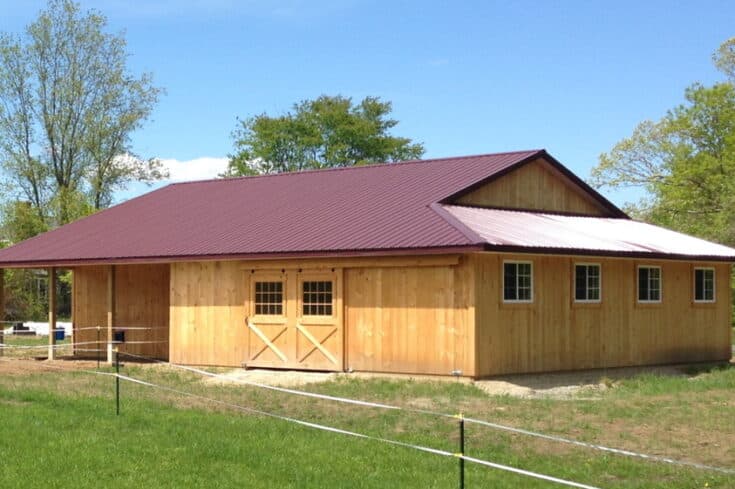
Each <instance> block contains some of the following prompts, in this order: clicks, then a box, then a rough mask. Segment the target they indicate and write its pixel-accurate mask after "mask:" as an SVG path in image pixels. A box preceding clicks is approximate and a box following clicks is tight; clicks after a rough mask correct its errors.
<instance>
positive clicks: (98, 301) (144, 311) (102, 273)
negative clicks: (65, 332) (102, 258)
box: [72, 264, 169, 359]
mask: <svg viewBox="0 0 735 489" xmlns="http://www.w3.org/2000/svg"><path fill="white" fill-rule="evenodd" d="M107 271H108V267H105V266H90V267H77V268H75V269H74V270H73V280H74V287H73V292H72V316H73V323H74V342H75V343H87V342H96V341H97V332H96V331H95V330H93V329H87V328H93V327H96V326H101V327H102V330H101V332H100V338H101V339H102V341H103V344H102V345H101V347H102V348H103V349H104V348H106V342H107ZM168 291H169V265H167V264H166V265H118V266H116V267H115V304H116V308H115V317H114V318H113V325H114V327H116V328H125V327H128V328H151V329H129V330H125V341H126V344H124V345H122V346H121V347H120V351H124V352H129V353H134V354H138V355H145V356H151V357H154V358H160V359H167V358H168V324H169V317H168V315H169V299H168V297H169V294H168ZM128 342H130V343H128ZM137 342H145V343H137ZM93 348H96V345H82V346H80V347H79V351H78V352H77V353H78V354H79V355H82V356H96V353H95V352H84V351H82V350H85V349H93ZM101 355H102V357H103V358H104V357H105V352H102V353H101Z"/></svg>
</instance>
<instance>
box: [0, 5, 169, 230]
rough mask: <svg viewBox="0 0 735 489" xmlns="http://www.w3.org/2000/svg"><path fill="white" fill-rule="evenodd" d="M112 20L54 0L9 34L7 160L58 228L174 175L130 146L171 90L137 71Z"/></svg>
mask: <svg viewBox="0 0 735 489" xmlns="http://www.w3.org/2000/svg"><path fill="white" fill-rule="evenodd" d="M106 27H107V19H106V18H105V17H104V16H103V15H101V14H100V13H98V12H96V11H89V12H87V13H82V12H81V10H80V6H79V5H78V4H77V3H75V2H73V1H72V0H49V3H48V6H47V9H46V10H44V11H42V12H40V14H39V16H38V18H37V19H36V20H35V21H34V22H33V23H32V24H30V25H29V26H28V28H27V30H26V32H25V35H24V36H13V35H10V34H2V35H0V164H2V167H3V169H4V171H5V173H6V175H7V176H8V177H9V180H10V182H11V183H12V184H13V186H14V188H15V190H16V192H17V193H18V194H19V195H20V196H21V198H22V200H24V201H28V202H30V203H31V205H32V207H33V208H34V210H35V211H36V212H37V213H38V215H39V217H40V218H41V219H42V220H43V221H44V222H45V223H46V224H47V225H48V226H55V225H59V224H65V223H67V222H69V221H70V220H73V219H75V218H77V217H79V211H80V210H83V211H84V212H88V211H90V210H94V209H99V208H101V207H104V206H107V205H109V204H110V201H111V196H112V194H113V192H114V191H115V190H118V189H120V188H123V187H124V186H125V185H126V184H127V183H128V182H130V181H131V180H136V181H151V180H155V179H158V178H161V177H163V176H165V175H164V172H163V171H162V167H161V164H160V162H158V161H157V160H143V159H141V158H137V157H135V156H132V153H131V150H130V136H131V134H132V132H133V131H135V130H136V129H138V128H139V127H141V125H142V124H143V122H144V121H145V120H146V119H147V118H148V117H149V116H150V113H151V111H152V109H153V106H154V105H155V103H156V101H157V100H158V97H159V95H160V93H161V90H160V89H159V88H157V87H155V86H154V85H153V84H152V79H151V76H150V75H149V74H144V75H142V76H139V77H136V76H134V75H132V74H131V73H130V72H129V71H128V69H127V54H126V51H125V48H126V44H125V39H124V38H123V37H122V35H116V34H109V33H107V32H105V28H106ZM78 199H84V200H85V201H86V202H89V203H90V205H89V206H86V205H81V206H80V205H78V204H77V203H76V202H77V200H78Z"/></svg>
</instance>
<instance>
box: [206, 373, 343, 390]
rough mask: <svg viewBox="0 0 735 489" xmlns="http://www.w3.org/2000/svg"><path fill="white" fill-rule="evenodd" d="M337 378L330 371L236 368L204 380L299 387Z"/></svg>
mask: <svg viewBox="0 0 735 489" xmlns="http://www.w3.org/2000/svg"><path fill="white" fill-rule="evenodd" d="M336 378H337V374H335V373H330V372H303V371H296V370H259V369H256V370H245V369H234V370H230V371H226V372H223V373H221V374H219V377H207V378H205V379H204V382H206V383H209V384H237V383H244V382H254V383H257V384H266V385H274V386H278V387H299V386H302V385H307V384H317V383H321V382H329V381H332V380H334V379H336Z"/></svg>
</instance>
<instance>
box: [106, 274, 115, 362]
mask: <svg viewBox="0 0 735 489" xmlns="http://www.w3.org/2000/svg"><path fill="white" fill-rule="evenodd" d="M114 324H115V265H110V267H109V268H108V269H107V363H108V364H109V365H112V363H113V351H112V340H113V331H112V328H113V325H114Z"/></svg>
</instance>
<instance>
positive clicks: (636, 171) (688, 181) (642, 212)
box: [592, 39, 735, 245]
mask: <svg viewBox="0 0 735 489" xmlns="http://www.w3.org/2000/svg"><path fill="white" fill-rule="evenodd" d="M733 46H735V39H731V40H729V41H727V42H725V43H724V44H723V45H722V47H720V49H719V50H718V52H717V53H716V54H715V57H714V59H715V63H716V65H717V66H718V68H720V69H721V70H722V71H723V72H724V73H726V74H727V75H729V76H731V75H732V73H733V68H734V67H735V64H733V57H732V54H733ZM733 81H735V80H733V79H732V78H731V79H729V80H727V81H724V82H720V83H716V84H714V85H712V86H704V85H702V84H698V83H697V84H694V85H692V86H690V87H689V88H687V90H686V92H685V94H684V96H685V100H686V101H685V102H684V103H683V104H681V105H679V106H678V107H675V108H674V109H672V110H670V111H669V112H668V113H666V115H665V116H664V117H663V118H662V119H661V120H659V121H655V122H654V121H644V122H642V123H641V124H639V125H638V127H636V128H635V130H634V131H633V134H632V135H631V136H630V137H628V138H626V139H624V140H622V141H620V142H619V143H617V144H616V145H615V146H614V147H613V148H612V150H611V151H610V152H608V153H605V154H603V155H601V156H600V161H599V164H598V165H597V166H596V167H595V168H594V169H593V171H592V180H593V184H594V185H595V186H597V187H602V186H609V187H612V188H621V187H630V186H632V187H641V188H643V189H645V191H646V195H647V196H646V197H645V198H644V199H643V200H641V201H640V202H638V203H636V204H634V205H632V206H630V207H629V208H628V210H629V211H630V212H631V214H633V215H634V216H636V217H639V218H642V219H644V220H648V221H651V222H654V223H657V224H661V225H664V226H666V227H670V228H674V229H678V230H681V231H684V232H687V233H690V234H694V235H697V236H701V237H704V238H707V239H712V240H715V241H719V242H722V243H726V244H730V245H735V84H734V83H733Z"/></svg>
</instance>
